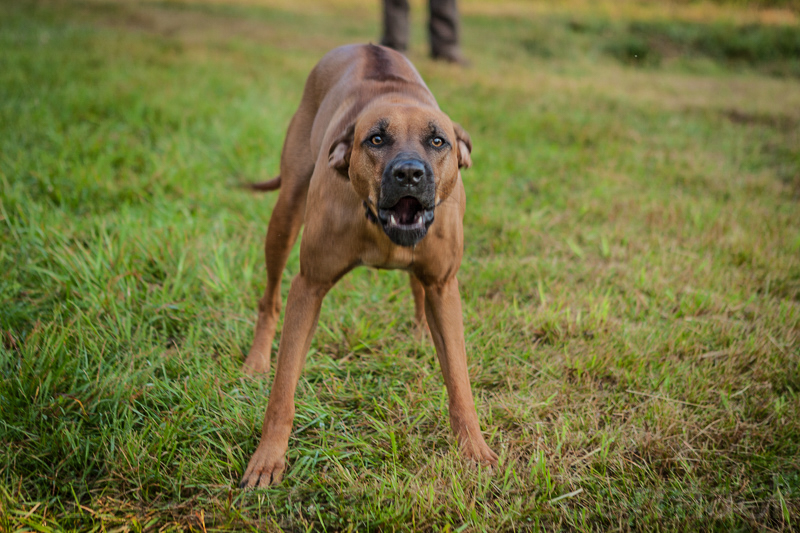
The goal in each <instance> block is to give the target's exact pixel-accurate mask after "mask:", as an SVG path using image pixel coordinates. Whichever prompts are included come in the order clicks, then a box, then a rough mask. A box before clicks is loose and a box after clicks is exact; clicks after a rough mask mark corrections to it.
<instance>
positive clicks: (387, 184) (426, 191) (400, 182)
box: [378, 153, 436, 246]
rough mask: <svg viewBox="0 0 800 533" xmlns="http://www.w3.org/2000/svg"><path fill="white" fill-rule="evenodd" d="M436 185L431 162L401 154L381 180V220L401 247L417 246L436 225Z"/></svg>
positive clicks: (394, 241) (386, 231)
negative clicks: (434, 220) (434, 211)
mask: <svg viewBox="0 0 800 533" xmlns="http://www.w3.org/2000/svg"><path fill="white" fill-rule="evenodd" d="M435 199H436V182H435V180H434V176H433V170H432V169H431V166H430V165H429V164H428V162H427V161H425V160H423V159H420V158H419V156H417V155H416V154H407V153H401V154H398V155H397V156H396V157H395V158H394V159H392V161H390V162H389V164H388V165H386V168H385V169H384V170H383V177H382V178H381V194H380V201H379V202H378V219H379V221H380V224H381V227H383V231H384V233H386V235H387V236H388V237H389V239H390V240H391V241H392V242H393V243H395V244H399V245H400V246H414V245H415V244H417V243H418V242H419V241H421V240H422V238H423V237H425V235H426V234H427V233H428V228H429V227H430V225H431V224H432V223H433V210H434V207H435V205H434V204H435Z"/></svg>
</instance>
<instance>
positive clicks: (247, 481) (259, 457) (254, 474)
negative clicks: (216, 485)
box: [239, 445, 286, 489]
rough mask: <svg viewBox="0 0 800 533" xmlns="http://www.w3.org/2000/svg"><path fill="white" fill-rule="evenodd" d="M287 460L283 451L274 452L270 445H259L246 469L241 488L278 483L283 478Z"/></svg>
mask: <svg viewBox="0 0 800 533" xmlns="http://www.w3.org/2000/svg"><path fill="white" fill-rule="evenodd" d="M284 470H286V461H285V460H284V458H283V454H282V453H280V454H279V453H275V452H273V448H271V447H269V446H262V445H259V447H258V449H256V453H254V454H253V457H251V458H250V462H249V463H248V464H247V469H246V470H245V471H244V476H242V481H241V482H240V483H239V488H240V489H251V488H262V487H269V486H270V485H277V484H278V483H280V482H281V479H282V478H283V472H284Z"/></svg>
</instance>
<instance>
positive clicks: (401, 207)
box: [393, 196, 421, 225]
mask: <svg viewBox="0 0 800 533" xmlns="http://www.w3.org/2000/svg"><path fill="white" fill-rule="evenodd" d="M420 207H421V206H420V204H419V200H417V199H416V198H412V197H410V196H406V197H405V198H401V199H400V201H399V202H397V205H395V206H394V209H393V211H394V214H395V217H397V222H399V223H400V224H404V225H408V224H411V223H413V222H414V218H415V216H416V214H417V211H419V208H420Z"/></svg>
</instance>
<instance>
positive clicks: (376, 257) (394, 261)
mask: <svg viewBox="0 0 800 533" xmlns="http://www.w3.org/2000/svg"><path fill="white" fill-rule="evenodd" d="M387 240H388V239H387ZM361 260H362V262H363V264H364V265H366V266H371V267H373V268H386V269H396V268H400V269H402V268H408V267H409V266H411V263H412V262H413V261H414V250H413V248H406V247H404V246H395V245H391V244H390V245H389V246H381V245H376V246H370V247H369V248H368V249H367V250H365V251H364V253H363V255H362V258H361Z"/></svg>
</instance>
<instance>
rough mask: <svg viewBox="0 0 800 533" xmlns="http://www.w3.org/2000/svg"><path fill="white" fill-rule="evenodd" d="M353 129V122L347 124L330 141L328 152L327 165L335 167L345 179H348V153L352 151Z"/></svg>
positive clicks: (354, 128)
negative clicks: (339, 133)
mask: <svg viewBox="0 0 800 533" xmlns="http://www.w3.org/2000/svg"><path fill="white" fill-rule="evenodd" d="M355 130H356V125H355V123H353V124H350V125H349V126H347V128H345V130H344V132H343V133H342V134H341V135H339V136H338V137H337V138H336V139H335V140H334V141H333V143H331V149H330V151H329V152H328V166H329V167H331V168H333V169H336V171H337V172H339V174H341V175H342V176H343V177H345V178H347V179H350V174H349V171H350V154H352V153H353V134H354V133H355Z"/></svg>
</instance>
